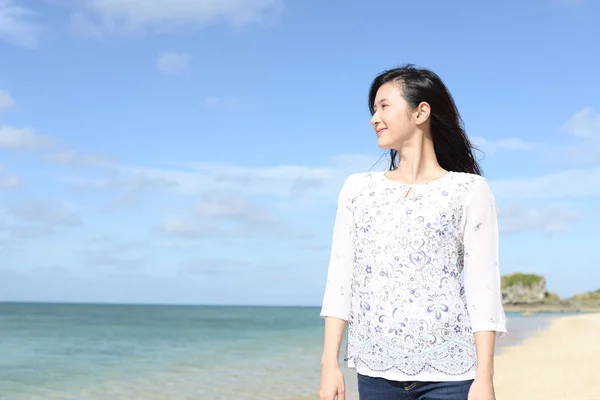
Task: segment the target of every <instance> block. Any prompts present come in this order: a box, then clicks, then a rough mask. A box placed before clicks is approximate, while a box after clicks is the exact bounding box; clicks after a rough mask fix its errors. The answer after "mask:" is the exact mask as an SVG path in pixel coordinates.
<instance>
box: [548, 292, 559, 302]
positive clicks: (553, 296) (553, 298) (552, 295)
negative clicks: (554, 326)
mask: <svg viewBox="0 0 600 400" xmlns="http://www.w3.org/2000/svg"><path fill="white" fill-rule="evenodd" d="M545 300H546V301H560V296H559V295H558V294H556V293H555V292H546V298H545Z"/></svg>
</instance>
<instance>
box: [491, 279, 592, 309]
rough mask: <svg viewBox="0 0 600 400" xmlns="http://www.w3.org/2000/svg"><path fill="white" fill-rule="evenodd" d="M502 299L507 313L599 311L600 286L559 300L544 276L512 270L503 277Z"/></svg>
mask: <svg viewBox="0 0 600 400" xmlns="http://www.w3.org/2000/svg"><path fill="white" fill-rule="evenodd" d="M502 302H503V304H504V309H505V310H506V311H508V312H520V313H524V314H529V313H541V312H553V313H556V312H559V313H579V312H581V313H590V312H591V313H597V312H600V289H599V290H596V291H593V292H587V293H580V294H576V295H574V296H573V297H570V298H567V299H562V298H560V296H558V294H556V293H554V292H551V291H549V290H548V289H547V287H546V278H545V277H544V276H543V275H537V274H525V273H522V272H515V273H513V274H509V275H504V276H503V277H502Z"/></svg>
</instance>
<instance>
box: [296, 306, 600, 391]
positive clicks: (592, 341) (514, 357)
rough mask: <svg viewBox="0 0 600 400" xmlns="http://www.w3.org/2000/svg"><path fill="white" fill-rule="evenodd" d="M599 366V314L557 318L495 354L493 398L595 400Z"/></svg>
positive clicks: (352, 387)
mask: <svg viewBox="0 0 600 400" xmlns="http://www.w3.org/2000/svg"><path fill="white" fill-rule="evenodd" d="M599 363H600V313H595V314H578V315H565V316H557V317H555V318H553V319H552V320H551V322H550V324H549V326H548V327H547V328H545V329H543V330H541V331H539V332H537V333H535V334H533V335H532V336H531V337H529V338H527V339H525V340H524V341H523V342H522V343H520V344H517V345H514V346H510V347H505V348H503V349H502V351H501V352H500V354H498V355H497V357H496V361H495V370H496V373H495V380H494V382H495V387H496V399H497V400H600V373H599V372H598V365H600V364H599ZM344 372H345V376H346V386H347V390H348V394H347V399H348V400H350V399H358V396H357V388H356V378H355V376H354V371H349V370H346V369H345V371H344ZM315 398H317V396H316V395H315V396H311V397H299V398H297V399H296V400H308V399H315Z"/></svg>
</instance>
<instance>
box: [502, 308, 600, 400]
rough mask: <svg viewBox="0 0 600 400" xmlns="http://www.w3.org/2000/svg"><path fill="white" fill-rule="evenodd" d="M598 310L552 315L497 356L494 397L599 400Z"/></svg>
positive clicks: (599, 349)
mask: <svg viewBox="0 0 600 400" xmlns="http://www.w3.org/2000/svg"><path fill="white" fill-rule="evenodd" d="M599 332H600V313H595V314H581V315H569V316H563V317H556V318H554V319H553V320H552V321H551V323H550V325H549V326H548V327H547V328H546V329H544V330H542V331H541V332H538V333H536V334H534V335H533V336H531V337H530V338H528V339H525V341H524V342H523V343H522V344H520V345H516V346H513V347H509V348H506V349H505V350H504V351H503V352H502V353H501V354H499V355H498V357H496V361H495V371H496V373H495V385H496V396H497V399H498V400H505V399H506V400H513V399H514V400H521V399H523V400H571V399H573V400H598V399H600V372H598V365H599V363H600V333H599Z"/></svg>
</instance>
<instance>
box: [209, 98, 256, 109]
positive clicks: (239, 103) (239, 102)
mask: <svg viewBox="0 0 600 400" xmlns="http://www.w3.org/2000/svg"><path fill="white" fill-rule="evenodd" d="M202 105H203V106H204V107H207V108H215V107H218V108H225V109H235V108H240V107H248V106H252V105H253V102H252V101H250V100H246V99H240V98H237V97H221V96H208V97H205V98H204V99H202Z"/></svg>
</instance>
